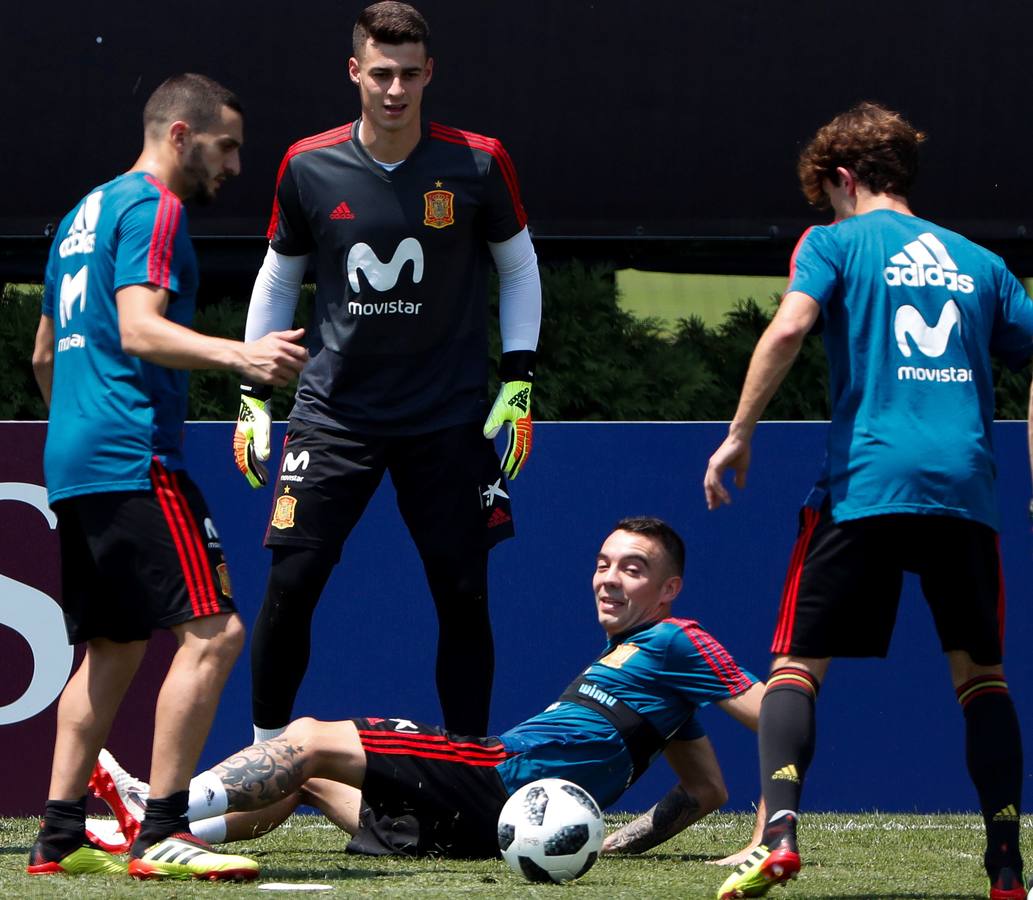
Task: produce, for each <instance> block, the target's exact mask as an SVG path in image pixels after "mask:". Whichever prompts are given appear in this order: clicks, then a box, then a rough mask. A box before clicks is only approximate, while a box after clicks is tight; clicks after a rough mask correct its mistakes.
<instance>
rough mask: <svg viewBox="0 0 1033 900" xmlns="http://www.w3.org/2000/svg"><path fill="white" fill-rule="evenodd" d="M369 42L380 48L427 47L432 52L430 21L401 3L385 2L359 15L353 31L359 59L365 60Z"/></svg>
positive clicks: (394, 0) (355, 54)
mask: <svg viewBox="0 0 1033 900" xmlns="http://www.w3.org/2000/svg"><path fill="white" fill-rule="evenodd" d="M369 38H373V40H374V41H376V42H377V43H378V44H423V46H424V47H425V48H426V49H427V52H428V53H429V52H430V26H429V25H427V20H426V19H425V18H423V16H422V14H421V13H420V11H419V10H418V9H416V8H415V7H412V6H410V5H409V4H408V3H399V2H398V0H383V2H381V3H374V4H373V5H372V6H367V7H366V8H365V9H364V10H363V11H362V12H361V13H359V18H358V19H357V20H356V22H355V29H354V30H353V31H352V53H353V55H354V56H355V58H356V59H360V58H361V57H362V51H363V50H365V48H366V41H367V40H368V39H369Z"/></svg>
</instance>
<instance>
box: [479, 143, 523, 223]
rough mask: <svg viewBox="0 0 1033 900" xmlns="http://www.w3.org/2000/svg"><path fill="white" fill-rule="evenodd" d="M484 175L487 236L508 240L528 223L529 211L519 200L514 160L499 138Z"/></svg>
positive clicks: (484, 218)
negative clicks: (526, 210)
mask: <svg viewBox="0 0 1033 900" xmlns="http://www.w3.org/2000/svg"><path fill="white" fill-rule="evenodd" d="M485 178H486V184H485V192H484V207H483V210H482V218H483V221H484V232H485V238H486V239H487V240H489V241H491V242H493V243H501V242H502V241H508V240H509V239H510V238H511V237H513V236H514V235H516V234H519V233H520V232H521V231H522V230H523V229H524V226H526V225H527V213H526V212H524V204H523V201H522V200H521V199H520V184H519V182H518V181H517V174H516V169H515V168H514V166H513V160H512V159H510V157H509V154H508V153H507V152H506V148H505V147H503V146H502V143H501V142H500V141H495V142H494V147H493V149H492V150H491V163H490V164H489V166H488V171H487V174H486V175H485Z"/></svg>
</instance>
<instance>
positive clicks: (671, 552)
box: [613, 516, 685, 578]
mask: <svg viewBox="0 0 1033 900" xmlns="http://www.w3.org/2000/svg"><path fill="white" fill-rule="evenodd" d="M613 530H614V531H630V532H631V533H632V534H641V535H645V536H646V537H650V538H652V539H653V540H654V541H656V542H657V543H658V544H660V546H661V547H663V548H664V553H665V554H666V555H667V559H668V560H669V562H670V564H671V568H672V569H673V570H674V574H675V575H677V576H678V577H679V578H680V577H681V576H682V575H683V574H684V573H685V542H684V541H683V540H682V539H681V537H680V536H679V534H678V532H677V531H675V530H674V529H673V528H672V527H671V526H670V525H668V524H667V523H666V522H665V521H664V520H663V519H658V518H656V517H655V516H628V517H627V518H624V519H621V520H620V521H619V522H618V523H617V524H616V525H615V526H614V527H613Z"/></svg>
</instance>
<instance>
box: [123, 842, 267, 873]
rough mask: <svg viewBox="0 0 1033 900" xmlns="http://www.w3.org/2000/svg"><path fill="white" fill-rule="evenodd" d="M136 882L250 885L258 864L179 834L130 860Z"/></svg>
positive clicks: (130, 871)
mask: <svg viewBox="0 0 1033 900" xmlns="http://www.w3.org/2000/svg"><path fill="white" fill-rule="evenodd" d="M129 874H130V875H132V876H133V877H134V878H201V879H206V880H208V881H250V880H251V879H253V878H256V877H257V876H258V863H256V862H255V861H254V860H253V859H248V858H247V857H246V856H234V855H232V854H230V853H217V852H216V851H214V850H213V849H212V848H211V847H210V846H209V845H208V844H206V843H205V842H204V841H202V840H201V839H200V838H196V837H194V836H193V835H192V834H186V833H177V834H173V835H171V836H170V837H167V838H165V840H163V841H158V843H157V844H152V845H151V846H150V847H148V848H147V849H146V850H145V851H144V853H143V855H142V856H140V857H138V858H136V859H131V860H129Z"/></svg>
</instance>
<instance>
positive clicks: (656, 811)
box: [603, 737, 728, 853]
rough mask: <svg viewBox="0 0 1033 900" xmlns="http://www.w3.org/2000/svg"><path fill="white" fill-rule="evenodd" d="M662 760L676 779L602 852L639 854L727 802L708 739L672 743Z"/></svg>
mask: <svg viewBox="0 0 1033 900" xmlns="http://www.w3.org/2000/svg"><path fill="white" fill-rule="evenodd" d="M664 757H665V758H666V759H667V761H668V763H670V765H671V768H672V769H674V772H675V774H676V775H677V776H678V784H677V785H675V786H674V787H673V788H672V789H671V790H670V791H668V792H667V794H666V795H665V796H664V797H663V799H662V800H660V802H659V803H657V804H656V806H654V807H653V808H652V809H650V810H649V811H648V812H646V813H644V814H643V815H641V816H639V817H638V818H637V819H634V820H632V821H631V822H629V823H628V824H627V825H625V826H623V827H622V828H620V829H618V830H617V831H615V832H613V834H611V835H608V836H607V838H606V840H605V841H604V843H603V852H604V853H642V852H643V851H645V850H649V849H651V848H652V847H655V846H656V845H657V844H662V843H663V842H664V841H666V840H668V839H669V838H672V837H674V836H675V835H676V834H678V833H679V832H681V831H684V830H685V829H686V828H688V827H689V825H691V824H693V822H698V821H699V820H700V819H702V818H703V817H704V816H705V815H707V813H710V812H712V811H713V810H715V809H717V808H718V807H720V806H721V805H722V804H723V803H724V802H725V800H727V799H728V791H727V789H726V788H725V783H724V779H723V778H722V777H721V767H720V766H719V765H718V762H717V756H716V755H715V754H714V748H713V746H712V745H711V743H710V740H709V739H708V738H706V737H701V738H697V739H696V740H691V741H671V743H669V744H668V745H667V749H666V750H664Z"/></svg>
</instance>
